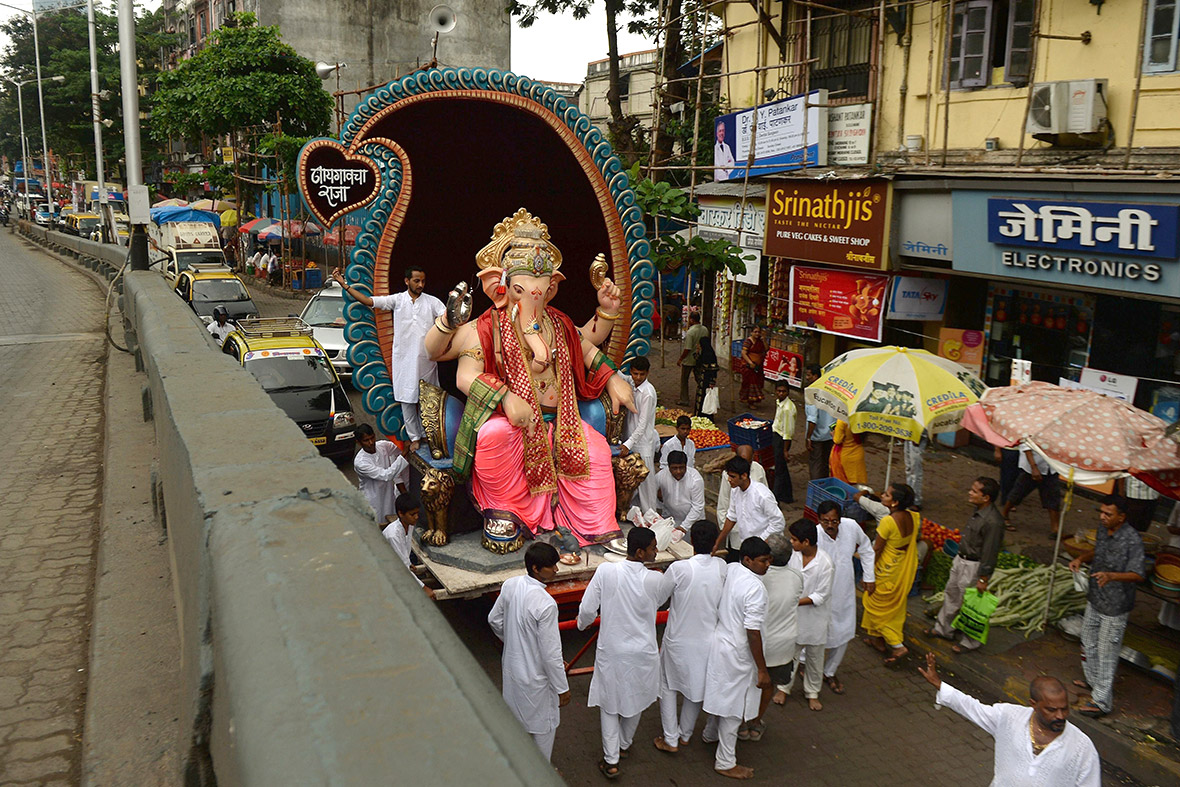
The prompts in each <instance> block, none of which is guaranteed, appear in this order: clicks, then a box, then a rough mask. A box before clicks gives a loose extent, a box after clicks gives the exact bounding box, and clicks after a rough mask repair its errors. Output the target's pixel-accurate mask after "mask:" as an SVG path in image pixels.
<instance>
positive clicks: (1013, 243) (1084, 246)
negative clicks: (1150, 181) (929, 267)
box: [953, 191, 1180, 297]
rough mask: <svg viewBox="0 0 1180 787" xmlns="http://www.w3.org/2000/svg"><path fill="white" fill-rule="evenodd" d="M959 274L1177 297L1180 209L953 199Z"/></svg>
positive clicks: (1163, 198)
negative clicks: (981, 274)
mask: <svg viewBox="0 0 1180 787" xmlns="http://www.w3.org/2000/svg"><path fill="white" fill-rule="evenodd" d="M953 199H954V236H955V248H956V250H957V251H956V254H955V259H954V269H955V270H963V271H970V272H972V273H983V274H985V275H990V276H1004V277H1010V278H1027V279H1035V280H1037V281H1039V282H1042V283H1053V284H1064V285H1066V286H1077V287H1097V288H1101V289H1110V290H1117V291H1123V292H1141V293H1147V294H1154V295H1166V296H1171V297H1176V296H1180V269H1178V268H1177V265H1176V259H1177V257H1178V256H1180V204H1176V203H1174V202H1171V203H1170V202H1167V200H1168V199H1174V197H1171V196H1170V195H1163V194H1161V195H1158V199H1159V202H1156V203H1127V202H1080V201H1076V200H1073V199H1070V198H1068V197H1066V196H1065V195H1062V198H1060V199H1055V198H1054V195H1053V194H1049V193H1044V192H1037V193H1031V194H1029V195H1028V197H1027V198H1026V197H1023V196H1016V197H1013V196H1011V195H1005V196H998V195H996V194H995V193H991V194H989V193H988V192H983V191H980V192H969V191H964V192H956V193H955V194H954V197H953Z"/></svg>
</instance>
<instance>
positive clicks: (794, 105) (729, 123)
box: [713, 90, 828, 181]
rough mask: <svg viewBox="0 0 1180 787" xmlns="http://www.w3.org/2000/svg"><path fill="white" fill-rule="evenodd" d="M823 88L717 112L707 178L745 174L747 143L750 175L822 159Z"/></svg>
mask: <svg viewBox="0 0 1180 787" xmlns="http://www.w3.org/2000/svg"><path fill="white" fill-rule="evenodd" d="M827 103H828V91H826V90H813V91H812V92H811V93H809V94H808V95H806V96H792V97H790V98H785V99H782V100H781V101H774V102H772V103H770V104H763V105H761V106H759V107H758V108H757V130H756V131H755V120H754V118H755V114H754V110H753V109H746V110H743V111H741V112H731V113H730V114H728V115H721V116H720V117H718V118H717V119H716V120H715V121H714V124H713V128H714V133H715V135H716V139H715V142H714V145H713V179H714V180H716V181H724V180H736V179H738V178H743V177H745V175H746V166H747V165H746V162H747V161H748V160H749V157H750V143H751V141H753V144H754V165H753V167H751V168H750V175H751V176H758V175H769V174H770V173H772V172H785V171H787V170H792V169H798V168H799V167H801V166H803V162H804V161H806V162H807V166H809V167H814V166H821V165H824V164H826V163H827V161H828V157H827V147H828V122H827V121H828V114H827V113H828V110H827V108H826V107H825V106H824V105H825V104H827Z"/></svg>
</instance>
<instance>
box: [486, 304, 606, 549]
mask: <svg viewBox="0 0 1180 787" xmlns="http://www.w3.org/2000/svg"><path fill="white" fill-rule="evenodd" d="M546 316H547V317H548V318H549V320H550V321H551V324H552V325H553V326H554V327H555V329H556V331H555V333H556V334H557V337H558V339H559V340H558V341H557V342H556V347H555V348H554V349H555V353H554V358H553V363H554V367H555V368H554V371H555V373H556V375H557V378H558V381H559V382H558V387H559V389H560V391H561V398H560V400H559V402H558V406H557V411H556V412H555V413H543V412H542V410H541V408H540V406H539V404H538V403H537V395H536V391H535V389H534V384H533V379H532V377H531V375H530V374H529V370H528V367H527V361H526V357H525V353H524V352H523V348H522V347H521V346H520V341H519V338H518V336H517V334H516V331H515V330H514V329H513V326H512V321H511V319H510V317H509V316H508V313H507V310H505V309H489V310H488V311H486V312H484V313H483V314H482V315H480V317H479V319H478V321H477V323H476V329H477V330H478V332H479V337H480V344H481V345H482V349H483V357H484V364H485V366H484V369H485V372H484V375H481V377H484V376H492V377H494V378H496V379H497V380H498V381H500V382H501V383H505V384H507V388H508V390H510V391H512V392H513V393H515V394H517V395H518V396H521V397H522V398H523V399H524V400H525V401H526V402H529V403H530V404H531V405H532V406H533V414H534V415H533V421H532V423H531V424H530V426H529V428H528V429H520V428H518V427H516V426H513V425H512V424H511V423H509V421H508V419H507V418H505V417H504V416H503V415H502V414H495V415H492V416H491V417H490V418H488V420H487V421H486V422H485V423H484V424H483V425H482V426H481V427H480V428H479V431H478V433H477V436H476V444H475V445H476V450H475V457H474V462H473V467H472V476H471V492H472V494H473V495H474V496H475V500H476V502H477V503H478V504H479V505H480V507H481V508H483V509H498V510H504V511H511V512H512V513H513V514H516V516H518V517H519V518H520V520H521V521H522V522H523V523H524V524H525V526H526V527H528V529H529V530H530V531H531V532H532V533H534V534H535V533H537V532H541V531H546V530H554V529H555V528H556V527H558V526H560V527H562V528H566V529H568V530H569V531H570V532H571V533H572V534H573V535H574V536H575V537H576V538H577V540H578V544H579V545H581V546H585V545H587V544H593V543H597V542H600V541H603V540H609V539H610V538H613V537H614V536H616V535H618V533H619V524H618V522H617V521H616V520H615V491H614V475H613V473H612V470H611V450H610V446H609V445H608V444H607V442H606V438H605V437H604V436H603V435H602V434H600V433H599V432H598V431H597V430H595V429H594V428H593V427H592V426H590V425H589V424H587V423H586V422H585V421H583V420H582V417H581V415H580V414H579V412H578V400H579V399H596V398H598V396H599V394H601V393H602V391H603V389H604V387H605V386H606V381H607V379H609V378H610V376H611V375H612V374H614V369H612V368H611V367H610V366H609V365H608V364H602V365H600V366H598V368H597V369H594V370H590V371H587V370H586V369H585V366H584V364H583V363H582V351H581V347H580V344H581V341H580V337H579V334H578V331H577V328H575V327H574V324H573V322H572V321H571V320H570V319H569V318H568V317H567V316H566V315H564V314H562V313H561V312H560V311H558V310H557V309H554V308H551V307H550V308H548V309H546ZM497 346H499V347H500V350H501V352H500V354H499V359H498V358H497V353H496V352H495V348H496V347H497ZM497 360H502V361H503V362H502V363H498V362H497Z"/></svg>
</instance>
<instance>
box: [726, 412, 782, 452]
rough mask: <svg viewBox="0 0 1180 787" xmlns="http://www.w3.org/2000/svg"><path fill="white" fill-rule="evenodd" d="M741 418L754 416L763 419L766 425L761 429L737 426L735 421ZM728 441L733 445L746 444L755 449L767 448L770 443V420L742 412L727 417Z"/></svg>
mask: <svg viewBox="0 0 1180 787" xmlns="http://www.w3.org/2000/svg"><path fill="white" fill-rule="evenodd" d="M743 418H755V419H757V420H759V421H763V422H764V423H765V424H766V426H764V427H762V428H761V429H746V428H745V427H742V426H738V425H737V422H738V421H740V420H742V419H743ZM729 442H730V443H732V444H733V445H735V446H736V445H748V446H750V447H751V448H753V449H754V450H755V451H757V450H759V449H761V448H769V447H770V445H771V442H772V441H771V432H770V421H768V420H767V419H765V418H761V417H759V416H757V415H754V414H753V413H742V414H741V415H735V416H734V417H733V418H730V419H729Z"/></svg>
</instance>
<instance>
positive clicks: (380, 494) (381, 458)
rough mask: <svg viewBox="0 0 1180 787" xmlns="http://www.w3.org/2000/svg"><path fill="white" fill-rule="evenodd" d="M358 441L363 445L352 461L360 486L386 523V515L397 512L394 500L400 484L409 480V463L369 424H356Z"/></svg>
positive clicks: (379, 519)
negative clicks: (375, 432) (378, 435)
mask: <svg viewBox="0 0 1180 787" xmlns="http://www.w3.org/2000/svg"><path fill="white" fill-rule="evenodd" d="M356 442H357V445H359V446H360V447H361V450H359V451H357V452H356V456H355V457H354V458H353V460H352V468H353V469H354V470H356V481H357V485H358V486H359V487H360V490H361V493H362V494H363V495H364V496H365V499H366V500H368V501H369V505H371V506H372V507H373V511H374V512H376V514H377V522H378V523H379V524H380V525H382V526H384V525H385V522H386V517H390V516H395V515H396V513H397V512H396V511H395V510H394V502H395V501H396V500H397V495H398V486H399V485H400V486H401V487H402V489H405V485H406V484H407V483H409V480H410V465H409V464H408V463H407V462H406V459H405V457H404V456H402V452H401V450H399V449H398V447H397V446H396V445H394V444H393V443H392V442H390V441H389V440H378V439H377V435H376V434H374V432H373V427H371V426H369V425H368V424H360V425H359V426H357V428H356Z"/></svg>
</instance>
